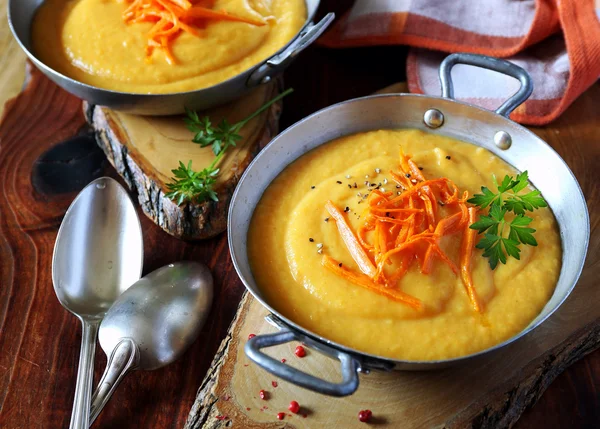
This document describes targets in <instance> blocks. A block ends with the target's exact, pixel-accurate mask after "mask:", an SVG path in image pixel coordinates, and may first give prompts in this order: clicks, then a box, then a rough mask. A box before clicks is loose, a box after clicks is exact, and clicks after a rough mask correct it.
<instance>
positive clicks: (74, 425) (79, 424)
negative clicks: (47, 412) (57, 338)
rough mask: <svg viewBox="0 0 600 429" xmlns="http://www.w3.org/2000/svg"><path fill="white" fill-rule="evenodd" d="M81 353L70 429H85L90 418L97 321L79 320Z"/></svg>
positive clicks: (98, 323)
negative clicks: (81, 327) (80, 324)
mask: <svg viewBox="0 0 600 429" xmlns="http://www.w3.org/2000/svg"><path fill="white" fill-rule="evenodd" d="M81 323H82V325H83V332H82V334H81V351H80V352H79V369H78V370H77V384H76V385H75V399H74V401H73V412H72V413H71V424H70V425H69V428H70V429H86V428H87V427H88V422H89V418H90V402H91V397H92V384H93V382H94V353H95V351H96V338H97V337H98V326H99V325H100V322H99V321H89V320H83V319H82V320H81Z"/></svg>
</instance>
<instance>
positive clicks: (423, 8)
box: [320, 0, 600, 125]
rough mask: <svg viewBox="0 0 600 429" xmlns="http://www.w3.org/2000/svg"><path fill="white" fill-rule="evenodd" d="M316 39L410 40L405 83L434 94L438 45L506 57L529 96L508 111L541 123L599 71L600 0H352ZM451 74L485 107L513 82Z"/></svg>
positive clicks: (461, 94) (352, 42) (340, 42)
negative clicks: (525, 80) (520, 73)
mask: <svg viewBox="0 0 600 429" xmlns="http://www.w3.org/2000/svg"><path fill="white" fill-rule="evenodd" d="M320 43H321V44H322V45H325V46H329V47H352V46H367V45H395V44H402V45H410V46H413V47H415V48H416V49H412V50H411V52H410V54H409V57H408V60H407V78H408V84H409V90H410V91H411V92H417V93H425V94H431V95H439V94H440V91H441V90H440V84H439V80H438V72H437V68H438V66H439V63H440V62H441V60H442V59H443V58H444V57H445V56H446V54H445V53H447V52H472V53H478V54H484V55H491V56H496V57H505V58H507V59H508V60H509V61H512V62H514V63H516V64H518V65H520V66H521V67H523V68H524V69H526V70H527V71H528V72H529V73H530V74H531V76H532V78H533V83H534V90H533V94H532V96H531V98H530V99H529V100H528V101H527V102H525V103H524V104H523V105H521V106H520V107H519V108H517V109H516V110H515V111H514V112H513V113H512V115H511V119H513V120H515V121H518V122H521V123H524V124H531V125H543V124H547V123H549V122H551V121H552V120H554V119H556V118H557V117H558V116H559V115H560V114H561V113H562V112H564V111H565V109H566V108H567V107H568V106H569V105H570V104H571V103H572V102H573V101H574V100H575V99H576V98H577V97H578V96H579V95H580V94H581V93H583V92H584V91H585V90H586V89H587V88H589V87H590V86H591V85H592V84H593V83H594V82H595V81H596V80H597V79H598V78H599V77H600V0H356V1H355V3H354V6H353V7H352V9H351V10H350V11H349V12H348V13H347V14H346V15H345V16H343V17H342V19H341V20H340V21H339V22H337V24H336V25H335V26H334V27H333V28H332V30H331V31H329V32H328V33H326V34H325V35H324V36H323V38H322V39H321V41H320ZM439 51H442V52H445V53H440V52H439ZM452 78H453V80H454V85H455V91H454V92H455V94H456V97H457V98H458V99H460V100H463V101H467V102H471V103H474V104H477V105H480V106H482V107H486V108H489V109H495V108H496V107H498V106H500V105H501V104H502V102H503V101H504V100H505V99H506V98H507V97H508V96H510V95H511V94H512V93H514V92H515V91H516V90H517V88H518V86H519V83H518V82H517V81H516V80H515V79H513V78H510V77H506V76H503V75H499V74H498V73H495V72H490V71H486V70H482V69H480V68H476V67H472V66H464V65H457V66H455V67H454V69H453V72H452Z"/></svg>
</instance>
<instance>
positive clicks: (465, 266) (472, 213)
mask: <svg viewBox="0 0 600 429" xmlns="http://www.w3.org/2000/svg"><path fill="white" fill-rule="evenodd" d="M468 211H469V220H468V222H467V223H466V226H465V231H464V233H463V239H462V242H461V246H460V274H461V278H462V281H463V283H464V285H465V289H466V291H467V295H468V296H469V300H470V301H471V305H472V306H473V309H474V310H475V311H477V312H478V313H481V310H482V308H481V304H480V303H479V298H478V296H477V292H476V291H475V288H474V286H473V277H472V275H471V257H472V255H473V247H474V245H475V236H476V235H477V231H476V230H474V229H471V228H469V225H471V224H472V223H474V222H475V218H476V216H477V209H476V208H475V207H469V209H468Z"/></svg>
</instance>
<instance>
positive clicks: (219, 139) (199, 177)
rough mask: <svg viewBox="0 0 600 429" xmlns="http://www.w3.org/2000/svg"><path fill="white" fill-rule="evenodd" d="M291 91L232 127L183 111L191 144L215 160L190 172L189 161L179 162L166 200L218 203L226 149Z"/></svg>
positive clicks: (187, 110)
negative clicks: (207, 150) (217, 188)
mask: <svg viewBox="0 0 600 429" xmlns="http://www.w3.org/2000/svg"><path fill="white" fill-rule="evenodd" d="M293 91H294V90H293V89H292V88H289V89H287V90H286V91H284V92H282V93H281V94H279V95H278V96H276V97H274V98H273V99H271V100H270V101H268V102H267V103H265V104H263V105H262V106H261V107H260V108H259V109H258V110H256V111H255V112H254V113H252V114H251V115H250V116H248V117H247V118H245V119H242V120H241V121H239V122H236V123H235V124H230V123H229V121H227V119H225V118H224V119H223V120H221V122H220V123H219V124H218V125H217V126H214V125H213V124H212V123H211V121H210V118H209V117H208V116H204V117H202V118H201V117H199V116H198V113H197V112H195V111H194V110H190V109H187V108H186V110H185V112H186V115H187V116H186V117H185V118H184V119H183V120H184V121H185V123H186V124H187V127H188V129H189V130H190V131H192V132H193V133H195V135H194V137H193V139H192V142H194V143H197V144H199V145H200V147H208V146H210V147H211V149H212V151H213V153H214V154H215V159H214V160H213V161H212V162H211V164H210V165H209V166H208V167H207V168H205V169H204V170H201V171H194V170H193V168H192V161H189V162H188V164H187V165H185V164H184V163H183V162H181V161H179V167H178V168H176V169H175V170H171V172H172V173H173V175H174V177H172V178H171V182H170V183H167V189H168V190H169V192H168V193H167V194H166V197H167V198H170V199H171V200H173V201H176V202H177V205H181V204H183V203H184V202H186V201H190V202H197V203H201V202H204V201H208V200H212V201H218V200H219V198H218V195H217V193H216V191H215V190H214V184H215V183H216V181H217V176H218V175H219V169H218V168H217V164H218V163H219V161H220V160H221V159H222V158H223V155H224V154H225V152H226V151H227V149H229V148H230V147H233V146H235V145H236V142H238V141H239V140H241V139H242V136H241V135H240V134H239V132H240V130H241V129H242V128H243V127H244V125H246V124H247V123H248V122H249V121H250V120H252V119H253V118H255V117H257V116H258V115H260V114H261V113H262V112H264V111H265V110H267V109H268V108H269V107H271V105H273V104H274V103H276V102H278V101H279V100H281V99H282V98H283V97H285V96H286V95H289V94H291V93H292V92H293Z"/></svg>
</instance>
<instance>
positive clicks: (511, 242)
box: [468, 171, 548, 269]
mask: <svg viewBox="0 0 600 429" xmlns="http://www.w3.org/2000/svg"><path fill="white" fill-rule="evenodd" d="M528 180H529V175H528V173H527V171H524V172H522V173H519V174H518V175H517V176H516V178H513V177H511V176H508V175H507V176H504V179H502V182H501V183H500V184H498V182H497V179H496V177H495V176H494V175H492V181H493V183H494V185H495V186H496V188H497V189H498V193H494V192H492V191H491V190H489V189H488V188H486V187H482V188H481V191H482V193H481V194H475V195H473V197H472V198H471V199H469V200H468V202H469V203H471V204H474V205H476V206H478V207H480V208H482V209H485V208H486V207H488V206H489V210H488V214H487V215H481V216H480V217H479V220H477V221H476V222H474V223H473V224H471V225H470V226H469V228H471V229H474V230H477V232H478V233H479V234H484V236H483V238H481V240H480V241H479V243H477V246H476V247H477V248H479V249H482V250H483V256H484V257H486V258H488V261H489V264H490V267H491V268H492V269H495V268H496V267H497V266H498V263H500V262H501V263H503V264H505V263H506V261H507V258H508V256H511V257H513V258H515V259H520V253H521V249H520V247H519V246H520V245H521V244H524V245H529V246H537V241H536V239H535V238H534V237H533V234H534V233H535V229H533V228H530V227H529V224H530V223H531V222H532V220H533V219H532V218H530V217H527V216H525V212H526V211H530V212H532V211H534V210H536V209H539V208H541V207H548V204H547V203H546V201H545V200H544V199H543V198H542V196H541V192H540V191H538V190H534V191H530V192H528V193H526V194H520V193H519V192H521V191H522V190H524V189H525V188H526V187H527V185H528V183H529V182H528ZM508 213H513V214H514V215H515V217H514V218H513V219H512V221H510V222H509V221H507V220H506V215H507V214H508ZM505 226H508V237H506V236H505V235H504V234H505Z"/></svg>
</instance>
